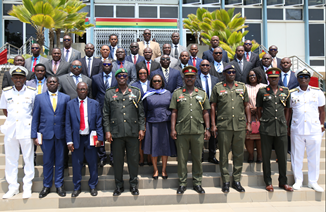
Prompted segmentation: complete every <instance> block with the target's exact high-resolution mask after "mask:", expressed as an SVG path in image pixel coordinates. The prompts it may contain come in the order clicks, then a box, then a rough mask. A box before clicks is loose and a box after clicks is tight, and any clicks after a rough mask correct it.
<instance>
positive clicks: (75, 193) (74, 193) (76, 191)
mask: <svg viewBox="0 0 326 212" xmlns="http://www.w3.org/2000/svg"><path fill="white" fill-rule="evenodd" d="M80 193H81V190H80V189H79V190H74V191H73V192H72V193H71V197H78V195H79V194H80Z"/></svg>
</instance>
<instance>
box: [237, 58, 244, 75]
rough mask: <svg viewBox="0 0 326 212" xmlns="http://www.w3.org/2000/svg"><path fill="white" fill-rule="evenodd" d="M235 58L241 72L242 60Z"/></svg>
mask: <svg viewBox="0 0 326 212" xmlns="http://www.w3.org/2000/svg"><path fill="white" fill-rule="evenodd" d="M236 59H237V62H238V64H239V67H240V70H241V72H243V60H239V59H238V58H236Z"/></svg>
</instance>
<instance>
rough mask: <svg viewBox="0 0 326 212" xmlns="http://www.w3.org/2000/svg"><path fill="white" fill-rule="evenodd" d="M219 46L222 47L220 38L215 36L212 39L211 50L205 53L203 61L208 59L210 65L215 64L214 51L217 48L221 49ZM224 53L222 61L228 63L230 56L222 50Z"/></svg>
mask: <svg viewBox="0 0 326 212" xmlns="http://www.w3.org/2000/svg"><path fill="white" fill-rule="evenodd" d="M219 45H220V38H219V37H218V36H213V37H212V38H211V48H210V49H209V50H207V51H204V52H203V56H202V59H203V60H204V59H206V60H208V61H209V62H210V63H212V62H214V57H213V51H214V49H215V48H216V47H219ZM222 53H223V56H222V61H223V62H226V63H228V62H229V58H228V54H227V53H226V51H224V50H222Z"/></svg>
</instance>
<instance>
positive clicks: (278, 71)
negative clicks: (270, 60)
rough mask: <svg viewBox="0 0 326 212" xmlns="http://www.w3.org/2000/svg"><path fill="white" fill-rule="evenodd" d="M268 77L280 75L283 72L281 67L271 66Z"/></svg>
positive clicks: (267, 72)
mask: <svg viewBox="0 0 326 212" xmlns="http://www.w3.org/2000/svg"><path fill="white" fill-rule="evenodd" d="M266 74H267V75H268V77H279V76H280V74H281V69H279V68H270V69H268V70H267V71H266Z"/></svg>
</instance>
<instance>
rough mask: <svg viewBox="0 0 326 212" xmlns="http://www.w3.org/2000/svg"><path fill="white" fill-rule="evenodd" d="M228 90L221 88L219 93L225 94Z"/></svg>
mask: <svg viewBox="0 0 326 212" xmlns="http://www.w3.org/2000/svg"><path fill="white" fill-rule="evenodd" d="M227 93H228V92H227V91H226V90H221V91H220V95H223V94H227Z"/></svg>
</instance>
